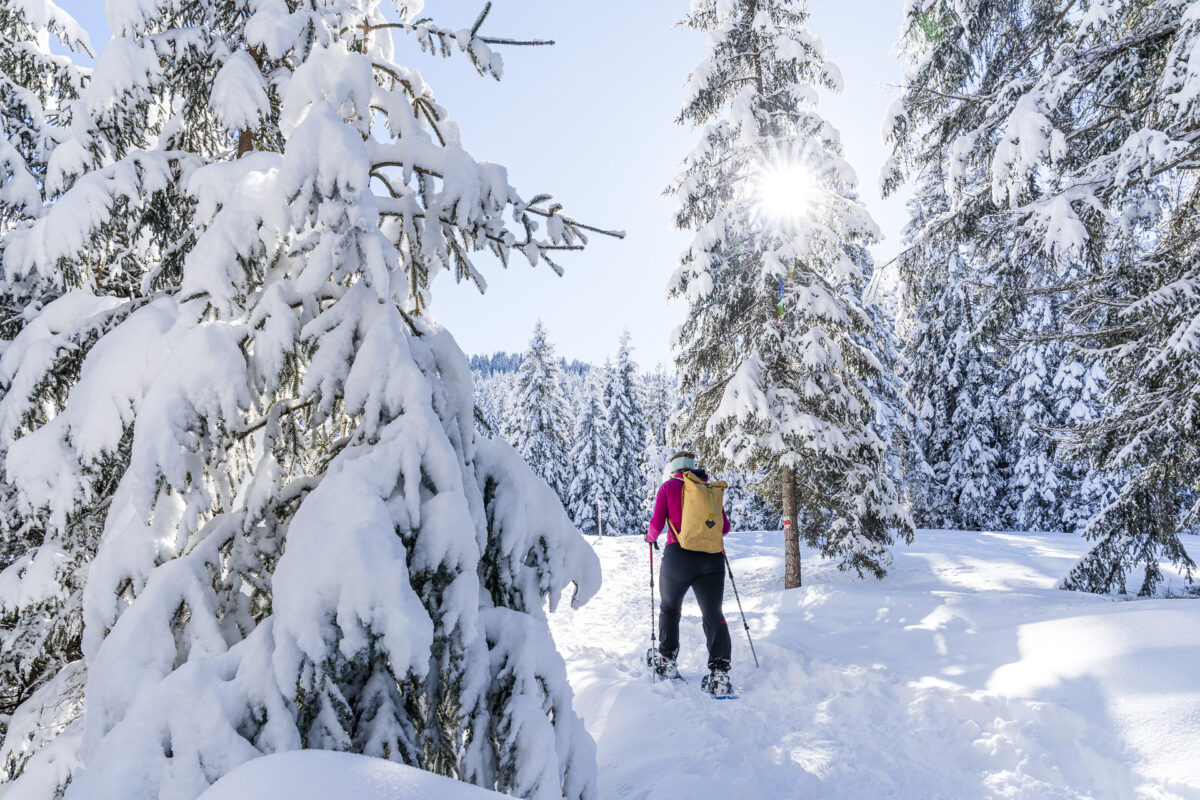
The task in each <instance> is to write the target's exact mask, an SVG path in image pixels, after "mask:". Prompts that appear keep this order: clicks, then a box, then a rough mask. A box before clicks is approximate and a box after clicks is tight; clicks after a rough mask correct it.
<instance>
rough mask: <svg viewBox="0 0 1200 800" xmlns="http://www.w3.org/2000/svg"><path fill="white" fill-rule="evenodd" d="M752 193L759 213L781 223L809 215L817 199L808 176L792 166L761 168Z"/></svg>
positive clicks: (805, 172) (802, 170)
mask: <svg viewBox="0 0 1200 800" xmlns="http://www.w3.org/2000/svg"><path fill="white" fill-rule="evenodd" d="M755 194H756V196H757V202H758V206H759V208H760V210H761V212H762V214H763V215H764V216H766V217H767V218H769V219H771V220H772V221H774V222H781V223H787V222H791V221H794V220H796V219H798V218H799V217H802V216H805V215H806V214H809V213H811V212H812V209H813V205H814V203H815V201H816V198H817V190H816V186H815V183H814V181H813V175H812V173H811V172H810V171H809V170H808V169H807V168H805V167H804V166H802V165H800V164H795V163H783V164H774V165H771V166H769V167H765V168H763V169H762V171H761V172H760V173H759V176H758V180H757V181H756V184H755Z"/></svg>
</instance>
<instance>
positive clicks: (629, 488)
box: [604, 331, 647, 533]
mask: <svg viewBox="0 0 1200 800" xmlns="http://www.w3.org/2000/svg"><path fill="white" fill-rule="evenodd" d="M604 390H605V391H604V403H605V408H606V410H607V413H608V424H609V427H610V429H611V431H612V437H613V438H612V445H613V459H614V462H615V464H616V470H615V472H613V473H612V475H611V476H610V477H609V478H608V480H609V481H610V483H612V485H613V487H614V490H615V492H616V503H617V514H616V517H615V518H614V519H613V530H612V532H613V533H632V532H634V531H636V530H637V528H638V526H639V525H640V524H641V523H642V522H644V519H643V517H642V496H641V494H642V477H643V476H642V455H643V452H644V450H645V447H646V430H647V429H646V419H645V417H644V412H643V410H642V402H641V397H640V396H639V393H638V374H637V364H635V363H634V361H633V358H632V355H631V353H630V347H629V331H625V332H624V333H622V334H621V344H620V347H619V348H618V350H617V361H616V364H614V365H613V366H612V368H611V369H610V370H606V375H605V387H604Z"/></svg>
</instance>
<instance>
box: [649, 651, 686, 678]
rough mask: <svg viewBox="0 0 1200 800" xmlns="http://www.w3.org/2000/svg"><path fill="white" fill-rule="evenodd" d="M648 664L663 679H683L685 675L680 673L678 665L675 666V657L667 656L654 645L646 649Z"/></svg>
mask: <svg viewBox="0 0 1200 800" xmlns="http://www.w3.org/2000/svg"><path fill="white" fill-rule="evenodd" d="M646 666H647V667H649V668H650V669H652V670H654V672H655V673H656V674H657V675H658V677H660V678H662V679H663V680H668V681H681V680H683V676H682V675H680V674H679V669H678V667H676V666H675V659H673V658H667V657H666V656H664V655H663V654H662V653H660V652H658V650H656V649H655V648H653V647H651V648H650V649H649V650H647V651H646Z"/></svg>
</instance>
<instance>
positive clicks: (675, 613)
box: [658, 542, 732, 670]
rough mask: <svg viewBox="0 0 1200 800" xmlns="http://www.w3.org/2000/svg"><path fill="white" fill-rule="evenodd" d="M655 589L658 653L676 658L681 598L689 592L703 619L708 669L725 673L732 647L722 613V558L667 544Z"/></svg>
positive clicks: (719, 555)
mask: <svg viewBox="0 0 1200 800" xmlns="http://www.w3.org/2000/svg"><path fill="white" fill-rule="evenodd" d="M658 585H659V600H660V604H659V615H658V635H659V638H660V644H659V647H658V649H659V652H660V653H662V654H663V655H664V656H666V657H668V658H675V657H676V656H677V655H678V654H679V615H680V613H681V612H682V611H683V597H684V595H686V594H687V590H688V589H691V590H692V593H693V594H695V595H696V602H697V603H699V604H700V615H701V616H702V617H703V619H704V638H705V639H706V640H707V643H708V668H709V669H723V670H728V669H729V657H730V651H731V650H732V644H731V643H730V640H729V626H728V625H726V624H725V615H724V614H722V613H721V601H722V600H723V599H724V596H725V556H724V554H722V553H699V552H696V551H695V550H684V549H683V548H682V547H680V546H679V543H678V542H675V543H673V544H669V545H667V546H666V547H665V548H664V549H663V557H662V567H661V568H660V569H659V572H658Z"/></svg>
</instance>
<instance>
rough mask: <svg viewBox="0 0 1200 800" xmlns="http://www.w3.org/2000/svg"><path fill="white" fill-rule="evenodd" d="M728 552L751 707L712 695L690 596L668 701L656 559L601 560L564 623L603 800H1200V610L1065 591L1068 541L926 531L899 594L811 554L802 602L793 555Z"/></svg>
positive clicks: (563, 641)
mask: <svg viewBox="0 0 1200 800" xmlns="http://www.w3.org/2000/svg"><path fill="white" fill-rule="evenodd" d="M727 549H728V551H729V553H730V556H731V560H732V564H733V569H734V576H735V578H736V579H737V586H738V590H739V592H740V593H741V598H742V604H743V606H744V607H745V610H746V615H747V617H748V619H749V621H750V626H751V632H752V634H753V636H754V644H755V648H756V649H757V651H758V656H759V660H760V661H761V663H762V668H761V669H758V670H755V668H754V664H753V661H752V659H751V655H750V650H749V647H748V645H747V644H746V636H745V632H744V630H743V629H742V627H741V620H740V618H739V616H738V611H737V605H736V603H735V602H734V598H733V593H732V591H731V589H730V588H729V585H728V581H727V582H726V603H725V614H726V619H727V620H728V621H729V625H730V633H731V634H732V635H733V642H734V651H733V655H734V665H733V678H734V683H735V686H736V687H737V688H738V690H739V692H740V694H741V699H740V700H736V701H723V702H715V701H713V700H711V699H709V698H707V697H705V696H704V695H703V694H701V692H700V689H699V681H700V677H701V676H702V675H703V674H704V672H706V670H705V669H704V662H705V653H704V639H703V635H702V632H701V627H700V617H699V610H698V609H697V607H696V606H695V603H694V600H693V599H692V597H691V594H690V593H689V595H688V600H687V601H686V603H685V605H684V615H683V622H682V626H681V640H682V651H681V653H680V659H679V666H680V670H681V672H682V673H683V674H684V676H685V677H687V678H688V679H689V680H688V682H687V683H686V684H680V683H661V682H660V683H655V684H652V683H651V681H650V676H649V673H648V671H647V669H646V668H645V666H644V665H643V657H644V654H645V651H646V648H647V647H648V646H649V644H650V614H651V609H650V594H649V591H650V589H649V563H648V556H647V546H646V545H645V543H644V542H642V541H641V540H640V538H638V537H622V538H605V539H604V540H603V541H602V542H601V543H600V544H598V545H597V546H596V552H597V553H598V554H599V556H600V558H601V561H602V564H603V569H604V585H603V588H602V589H601V590H600V593H599V594H598V595H597V596H596V598H595V599H594V600H592V601H591V602H590V603H588V604H587V605H586V606H585V607H584V608H582V609H579V610H576V611H571V610H564V611H562V612H560V613H556V614H553V615H551V624H552V627H553V630H554V634H555V638H556V640H557V643H558V646H559V649H560V650H561V651H562V653H563V654H564V656H565V657H566V659H567V668H568V672H569V676H570V680H571V684H572V686H573V688H574V691H575V694H576V709H577V710H578V711H579V712H580V713H581V714H582V715H583V717H584V719H585V720H586V724H587V727H588V730H589V731H590V732H591V734H592V735H593V736H594V737H595V739H596V742H597V745H598V751H599V762H600V795H601V798H603V799H604V800H609V799H610V798H611V799H612V800H617V798H621V799H622V800H633V799H636V798H647V799H651V798H652V799H653V800H670V799H671V798H679V799H680V800H684V799H685V798H686V800H705V799H706V798H714V799H715V798H720V799H721V800H733V799H734V798H755V799H756V800H768V798H792V797H804V798H812V797H822V798H824V797H847V798H850V797H852V798H874V797H903V798H918V797H919V798H956V799H959V798H977V797H978V798H984V797H989V798H990V797H996V798H1001V797H1003V798H1010V797H1011V798H1018V797H1019V798H1039V799H1040V798H1083V797H1091V798H1110V797H1111V798H1132V797H1141V798H1177V797H1178V798H1200V766H1197V765H1200V674H1198V672H1200V671H1198V670H1197V669H1196V664H1197V663H1200V603H1198V602H1197V601H1195V600H1171V599H1161V600H1142V601H1137V602H1127V601H1121V600H1114V599H1110V598H1104V597H1097V596H1093V595H1082V594H1075V593H1068V592H1063V591H1058V590H1055V589H1054V588H1053V585H1054V581H1055V580H1056V579H1057V578H1058V577H1059V576H1060V575H1062V574H1063V573H1064V572H1065V571H1066V569H1067V568H1068V567H1069V566H1070V564H1071V563H1072V562H1073V561H1074V559H1076V558H1077V557H1078V556H1079V555H1080V553H1081V552H1082V550H1083V544H1082V543H1081V542H1080V541H1079V540H1078V539H1076V538H1074V537H1071V536H1063V535H1044V534H995V533H962V532H933V531H922V532H920V533H919V535H918V539H917V541H916V543H915V544H914V545H913V546H912V547H910V548H903V547H901V548H898V549H897V552H896V563H895V564H894V566H893V569H892V571H891V574H890V575H889V576H888V578H887V579H886V580H885V581H883V582H882V583H877V582H875V581H856V580H852V579H851V578H850V577H849V576H846V575H843V574H840V573H838V572H837V571H836V570H835V569H834V568H833V567H832V565H830V564H826V563H823V562H821V561H820V560H819V559H817V558H816V557H815V556H814V555H813V554H812V553H810V552H807V551H806V552H805V553H804V557H805V559H804V567H805V575H804V579H805V585H804V586H803V587H802V588H800V589H798V590H793V591H788V592H783V591H782V584H781V581H782V577H781V576H782V573H783V569H782V552H783V547H782V539H781V536H780V535H779V534H778V533H744V534H733V535H731V536H730V538H729V540H728V547H727ZM658 556H659V554H656V559H655V562H656V567H657V561H658ZM1178 586H1179V583H1178V581H1176V587H1178ZM656 606H657V602H656Z"/></svg>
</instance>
